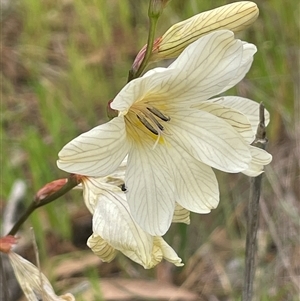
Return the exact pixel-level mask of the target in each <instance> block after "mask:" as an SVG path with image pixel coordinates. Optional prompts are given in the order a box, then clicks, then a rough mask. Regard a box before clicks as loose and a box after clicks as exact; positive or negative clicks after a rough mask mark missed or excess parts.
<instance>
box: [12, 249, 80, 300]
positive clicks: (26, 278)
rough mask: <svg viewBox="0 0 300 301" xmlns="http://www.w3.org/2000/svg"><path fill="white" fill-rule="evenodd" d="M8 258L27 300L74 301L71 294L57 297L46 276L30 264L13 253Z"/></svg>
mask: <svg viewBox="0 0 300 301" xmlns="http://www.w3.org/2000/svg"><path fill="white" fill-rule="evenodd" d="M8 258H9V260H10V263H11V265H12V267H13V270H14V273H15V275H16V278H17V279H18V282H19V284H20V286H21V288H22V290H23V292H24V295H25V296H26V298H27V300H29V301H39V300H40V299H41V298H43V300H44V301H75V298H74V297H73V295H71V294H66V295H63V296H57V295H56V294H55V292H54V290H53V287H52V286H51V284H50V282H49V280H48V279H47V278H46V276H45V275H44V274H42V273H41V272H40V271H39V270H38V268H37V267H36V266H35V265H33V264H32V263H31V262H29V261H27V260H26V259H24V258H23V257H21V256H20V255H18V254H16V253H14V252H9V253H8Z"/></svg>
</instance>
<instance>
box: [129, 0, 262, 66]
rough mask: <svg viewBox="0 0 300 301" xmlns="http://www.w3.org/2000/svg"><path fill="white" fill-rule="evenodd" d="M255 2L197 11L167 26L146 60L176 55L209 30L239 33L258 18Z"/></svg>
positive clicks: (136, 61) (135, 63)
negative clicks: (193, 14)
mask: <svg viewBox="0 0 300 301" xmlns="http://www.w3.org/2000/svg"><path fill="white" fill-rule="evenodd" d="M258 14H259V10H258V7H257V5H256V4H255V3H254V2H251V1H240V2H234V3H230V4H227V5H223V6H221V7H217V8H215V9H212V10H209V11H205V12H202V13H199V14H197V15H195V16H193V17H191V18H189V19H187V20H184V21H181V22H179V23H176V24H174V25H173V26H172V27H170V28H169V29H168V30H167V31H166V33H165V34H164V35H163V36H162V37H160V38H158V39H156V40H155V42H154V45H153V51H152V55H151V58H150V61H158V60H161V59H170V58H176V57H177V56H178V55H179V54H180V53H181V52H182V51H183V50H184V49H185V48H186V47H187V46H188V45H190V44H191V43H193V42H194V41H196V40H197V39H199V38H200V37H201V36H203V35H206V34H208V33H210V32H212V31H215V30H220V29H229V30H232V31H233V32H235V33H236V32H239V31H242V30H244V29H246V28H248V27H249V26H250V25H251V24H252V23H253V22H254V21H255V20H256V19H257V17H258ZM146 47H147V45H145V46H144V47H143V48H142V49H141V51H140V52H139V53H138V55H137V57H136V59H135V61H134V63H133V66H132V67H133V69H134V70H136V69H137V68H138V67H139V65H140V63H141V61H142V59H143V58H144V55H145V51H146Z"/></svg>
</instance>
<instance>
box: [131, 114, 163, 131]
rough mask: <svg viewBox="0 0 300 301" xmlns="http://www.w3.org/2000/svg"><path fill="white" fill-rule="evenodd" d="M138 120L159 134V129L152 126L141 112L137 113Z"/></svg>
mask: <svg viewBox="0 0 300 301" xmlns="http://www.w3.org/2000/svg"><path fill="white" fill-rule="evenodd" d="M136 117H137V118H138V120H139V121H140V122H141V123H142V124H143V125H144V126H145V127H146V128H147V129H148V130H149V131H150V132H151V133H153V134H154V135H158V131H157V130H156V129H155V128H154V127H153V126H152V124H151V123H150V122H149V121H148V120H147V119H146V117H145V116H142V115H141V114H136Z"/></svg>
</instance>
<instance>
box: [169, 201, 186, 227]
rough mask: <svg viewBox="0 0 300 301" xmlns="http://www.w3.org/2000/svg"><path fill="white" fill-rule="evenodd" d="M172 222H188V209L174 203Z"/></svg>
mask: <svg viewBox="0 0 300 301" xmlns="http://www.w3.org/2000/svg"><path fill="white" fill-rule="evenodd" d="M172 223H184V224H187V225H189V224H190V211H188V210H187V209H185V208H183V207H182V206H180V205H179V204H177V203H176V204H175V211H174V215H173V219H172Z"/></svg>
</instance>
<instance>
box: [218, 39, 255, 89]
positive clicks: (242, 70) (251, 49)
mask: <svg viewBox="0 0 300 301" xmlns="http://www.w3.org/2000/svg"><path fill="white" fill-rule="evenodd" d="M256 52H257V48H256V46H255V45H253V44H249V43H246V42H243V58H242V62H241V65H240V67H239V69H238V72H237V73H236V75H235V77H234V78H233V79H232V80H231V81H230V83H228V84H227V86H226V87H224V88H223V90H221V91H220V92H218V93H217V94H220V93H222V92H225V91H227V90H228V89H230V88H232V87H233V86H235V85H236V84H237V83H239V82H240V81H241V80H242V79H243V78H244V77H245V75H246V74H247V72H248V71H249V69H250V67H251V65H252V62H253V55H254V54H255V53H256ZM215 95H216V94H215Z"/></svg>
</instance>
